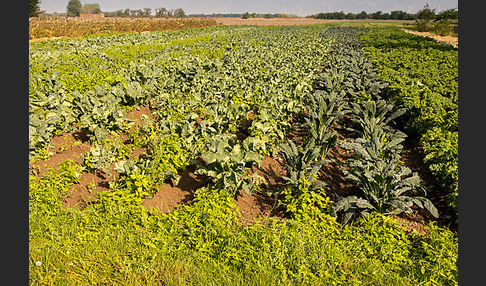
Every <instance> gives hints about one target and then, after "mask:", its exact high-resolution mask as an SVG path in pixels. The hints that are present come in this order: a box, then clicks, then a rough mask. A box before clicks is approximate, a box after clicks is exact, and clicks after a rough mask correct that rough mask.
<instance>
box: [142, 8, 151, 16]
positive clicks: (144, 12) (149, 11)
mask: <svg viewBox="0 0 486 286" xmlns="http://www.w3.org/2000/svg"><path fill="white" fill-rule="evenodd" d="M143 14H144V15H145V16H150V15H151V14H152V9H151V8H143Z"/></svg>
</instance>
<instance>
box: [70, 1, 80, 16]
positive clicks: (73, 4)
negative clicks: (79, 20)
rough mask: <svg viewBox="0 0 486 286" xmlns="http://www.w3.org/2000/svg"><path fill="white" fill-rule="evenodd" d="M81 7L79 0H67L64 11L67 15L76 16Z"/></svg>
mask: <svg viewBox="0 0 486 286" xmlns="http://www.w3.org/2000/svg"><path fill="white" fill-rule="evenodd" d="M82 9H83V5H81V1H79V0H69V2H68V4H67V7H66V12H67V15H68V17H78V16H79V14H81V10H82Z"/></svg>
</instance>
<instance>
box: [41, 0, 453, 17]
mask: <svg viewBox="0 0 486 286" xmlns="http://www.w3.org/2000/svg"><path fill="white" fill-rule="evenodd" d="M80 1H81V4H83V5H84V4H91V3H98V4H99V5H100V8H101V11H105V12H112V11H116V10H120V9H123V10H124V9H126V8H128V9H143V8H152V14H153V13H154V12H155V8H159V7H164V8H166V9H168V10H170V9H176V8H182V9H184V11H185V12H186V14H211V13H244V12H250V13H259V14H262V13H271V14H274V13H287V14H296V15H299V16H307V15H311V14H316V13H320V12H339V11H344V12H345V13H348V12H352V13H359V12H361V11H366V12H368V13H372V12H377V11H382V12H383V13H387V12H388V13H389V12H391V11H393V10H400V11H405V12H409V13H416V12H417V11H418V10H420V9H422V8H423V6H424V5H425V4H426V3H428V4H429V6H430V7H431V8H435V9H436V12H439V11H441V10H445V9H450V8H458V0H430V1H428V0H407V1H403V0H300V1H296V0H294V1H292V0H280V1H278V0H207V1H200V0H138V1H133V0H80ZM68 2H69V0H41V4H40V8H41V10H45V11H46V12H47V13H52V12H59V13H65V12H66V6H67V3H68Z"/></svg>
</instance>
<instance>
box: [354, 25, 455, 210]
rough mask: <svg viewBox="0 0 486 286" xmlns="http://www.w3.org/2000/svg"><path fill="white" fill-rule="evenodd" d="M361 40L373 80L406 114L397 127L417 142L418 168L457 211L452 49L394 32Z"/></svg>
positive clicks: (376, 33) (381, 32)
mask: <svg viewBox="0 0 486 286" xmlns="http://www.w3.org/2000/svg"><path fill="white" fill-rule="evenodd" d="M361 40H362V41H363V45H364V49H365V50H366V51H367V52H368V54H369V57H370V58H371V59H372V61H373V63H374V65H376V67H377V71H378V73H379V78H380V79H381V80H383V81H385V82H388V83H389V85H388V86H387V87H386V88H385V89H384V90H383V96H384V98H386V99H387V100H389V101H394V102H396V104H397V105H398V106H400V107H405V108H407V109H408V110H409V111H408V112H407V114H406V116H405V117H404V123H403V125H404V127H405V129H406V130H407V133H408V134H409V135H411V136H413V137H414V138H418V139H419V140H420V145H421V146H422V147H423V149H424V153H425V158H424V163H425V164H427V166H428V167H429V169H430V170H431V172H432V173H433V174H434V175H435V176H436V177H437V178H438V181H439V183H440V185H442V187H444V188H445V189H446V190H447V192H448V194H447V197H448V201H449V204H450V205H451V206H452V207H454V208H455V209H456V210H457V198H458V69H457V67H458V52H457V48H454V47H452V46H448V45H446V44H440V43H436V42H435V41H433V40H431V39H427V38H424V37H418V36H414V35H410V34H407V33H405V32H403V31H400V30H398V29H373V30H372V31H370V32H369V33H367V34H363V35H362V37H361Z"/></svg>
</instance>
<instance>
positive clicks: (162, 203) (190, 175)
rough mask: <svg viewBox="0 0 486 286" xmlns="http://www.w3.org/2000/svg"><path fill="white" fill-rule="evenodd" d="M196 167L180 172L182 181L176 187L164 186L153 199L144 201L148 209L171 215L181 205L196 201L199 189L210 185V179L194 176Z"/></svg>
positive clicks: (189, 167) (143, 203)
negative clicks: (195, 197) (195, 195)
mask: <svg viewBox="0 0 486 286" xmlns="http://www.w3.org/2000/svg"><path fill="white" fill-rule="evenodd" d="M194 171H195V167H194V166H192V165H190V166H188V167H187V168H186V169H185V170H184V171H181V172H179V174H178V175H179V176H180V180H179V183H178V184H177V185H176V186H173V185H172V184H164V185H163V186H161V187H160V188H159V190H158V191H157V193H156V194H154V196H153V197H152V198H145V199H143V200H142V205H143V206H144V207H145V208H147V209H149V210H150V209H152V208H155V209H157V210H160V211H162V212H163V213H170V212H172V211H174V210H175V209H177V207H178V206H179V205H181V204H189V203H191V202H192V200H193V199H194V194H195V192H196V190H197V189H199V188H201V187H204V186H205V185H207V184H208V182H209V181H208V178H206V177H205V176H199V175H195V174H194Z"/></svg>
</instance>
